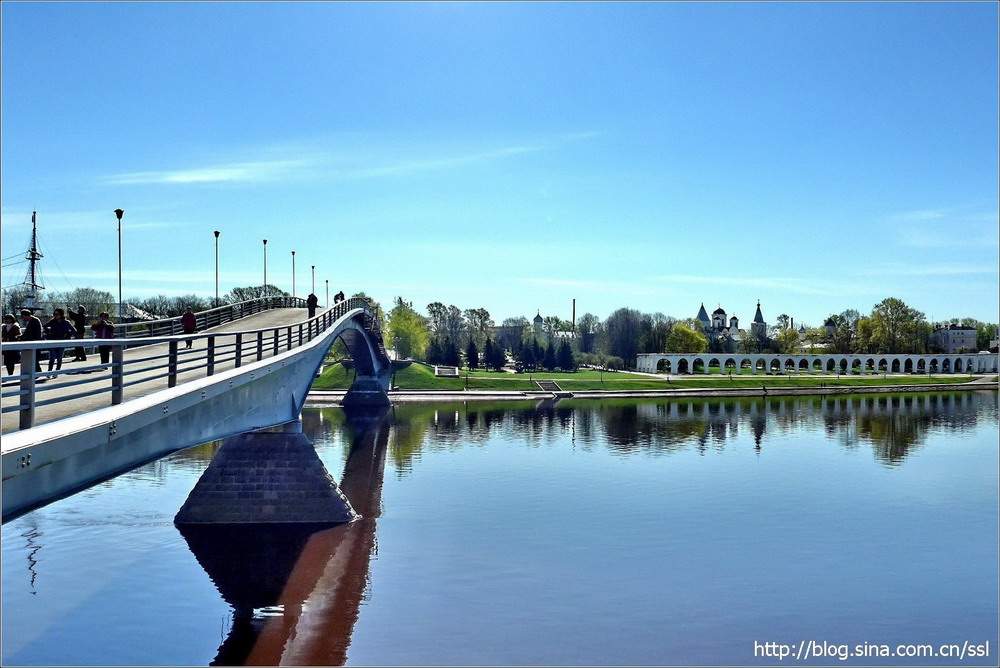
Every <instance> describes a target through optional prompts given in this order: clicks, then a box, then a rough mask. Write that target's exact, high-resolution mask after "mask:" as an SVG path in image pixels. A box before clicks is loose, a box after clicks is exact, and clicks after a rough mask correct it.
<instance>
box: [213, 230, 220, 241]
mask: <svg viewBox="0 0 1000 668" xmlns="http://www.w3.org/2000/svg"><path fill="white" fill-rule="evenodd" d="M212 234H214V235H215V238H216V239H218V238H219V230H215V231H214V232H212Z"/></svg>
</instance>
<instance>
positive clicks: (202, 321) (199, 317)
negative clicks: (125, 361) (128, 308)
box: [112, 296, 306, 338]
mask: <svg viewBox="0 0 1000 668" xmlns="http://www.w3.org/2000/svg"><path fill="white" fill-rule="evenodd" d="M305 305H306V300H305V299H303V298H301V297H283V296H274V297H257V298H254V299H247V300H245V301H242V302H235V303H233V304H224V305H222V306H215V307H213V308H210V309H206V310H204V311H197V312H196V313H195V314H194V317H195V322H196V325H195V326H196V327H197V328H198V329H207V328H209V327H216V326H218V325H221V324H224V323H227V322H232V321H233V320H237V319H239V318H244V317H246V316H248V315H253V314H255V313H260V312H261V311H268V310H271V309H275V308H303V307H305ZM236 313H239V315H236ZM183 317H184V316H182V315H178V316H173V317H170V318H160V319H159V320H140V321H138V322H119V323H115V324H114V325H112V326H113V327H114V330H115V333H116V334H117V333H118V332H119V331H120V332H122V336H121V338H136V337H140V336H141V337H143V338H145V337H146V336H147V334H146V333H147V332H148V336H150V337H152V336H156V335H157V334H160V333H163V332H169V333H170V334H174V333H177V332H178V331H180V329H181V318H183ZM129 332H136V334H134V335H133V336H129Z"/></svg>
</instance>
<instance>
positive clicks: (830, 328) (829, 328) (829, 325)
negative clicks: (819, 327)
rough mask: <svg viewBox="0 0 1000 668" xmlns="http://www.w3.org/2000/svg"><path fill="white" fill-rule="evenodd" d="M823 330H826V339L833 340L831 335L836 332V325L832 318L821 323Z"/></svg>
mask: <svg viewBox="0 0 1000 668" xmlns="http://www.w3.org/2000/svg"><path fill="white" fill-rule="evenodd" d="M823 329H825V330H826V336H827V338H833V333H834V332H835V331H837V323H835V322H834V321H833V318H827V319H826V322H824V323H823Z"/></svg>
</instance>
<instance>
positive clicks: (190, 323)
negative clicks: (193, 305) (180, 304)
mask: <svg viewBox="0 0 1000 668" xmlns="http://www.w3.org/2000/svg"><path fill="white" fill-rule="evenodd" d="M181 327H182V328H183V329H184V333H185V334H194V333H195V332H196V331H197V329H198V320H197V319H196V318H195V317H194V313H193V312H192V311H191V309H190V307H189V308H188V309H187V310H186V311H184V315H182V316H181ZM184 347H185V348H190V347H191V339H188V340H187V341H185V342H184Z"/></svg>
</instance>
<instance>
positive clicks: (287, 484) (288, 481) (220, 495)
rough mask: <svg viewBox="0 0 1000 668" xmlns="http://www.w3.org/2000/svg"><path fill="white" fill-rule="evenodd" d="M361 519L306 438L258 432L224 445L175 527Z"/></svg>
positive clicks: (193, 492) (191, 496)
mask: <svg viewBox="0 0 1000 668" xmlns="http://www.w3.org/2000/svg"><path fill="white" fill-rule="evenodd" d="M355 519H358V514H357V513H355V512H354V509H353V508H352V507H351V504H350V502H349V501H348V500H347V497H345V496H344V494H343V493H342V492H341V491H340V488H339V487H337V483H336V482H335V481H334V479H333V477H331V476H330V474H329V472H327V470H326V467H325V466H323V462H322V461H321V460H320V458H319V456H318V455H317V454H316V450H315V449H314V448H313V444H312V443H311V442H310V441H309V439H308V438H306V436H305V434H302V433H288V432H277V433H276V432H254V433H249V434H240V435H239V436H233V437H231V438H227V439H225V440H224V441H223V443H222V446H221V447H220V448H219V450H218V452H216V453H215V457H213V458H212V461H211V463H210V464H209V465H208V468H207V469H205V472H204V473H203V474H202V476H201V478H200V479H199V480H198V483H197V484H196V485H195V487H194V489H193V490H191V494H190V495H189V496H188V498H187V501H185V502H184V505H183V506H181V509H180V510H179V511H178V512H177V515H176V516H175V517H174V522H175V523H176V524H181V525H183V524H275V523H297V524H301V523H307V524H343V523H346V522H352V521H354V520H355Z"/></svg>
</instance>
